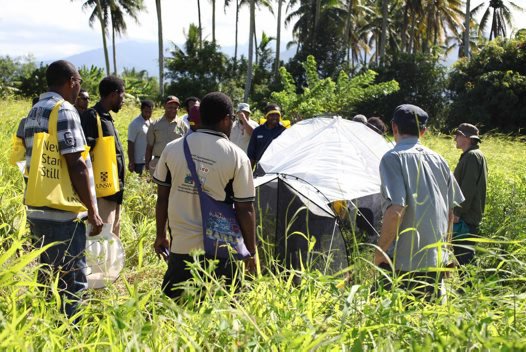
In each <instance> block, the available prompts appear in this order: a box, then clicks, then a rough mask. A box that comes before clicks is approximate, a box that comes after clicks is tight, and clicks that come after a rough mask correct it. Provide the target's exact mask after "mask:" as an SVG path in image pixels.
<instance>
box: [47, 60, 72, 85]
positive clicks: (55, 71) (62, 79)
mask: <svg viewBox="0 0 526 352" xmlns="http://www.w3.org/2000/svg"><path fill="white" fill-rule="evenodd" d="M76 73H78V71H77V68H76V67H75V66H74V65H73V64H72V63H71V62H69V61H66V60H58V61H55V62H52V63H51V64H50V65H49V66H48V68H47V69H46V83H47V86H48V87H49V88H51V87H60V86H62V85H63V84H64V83H66V82H67V81H69V80H70V79H71V77H72V76H73V75H75V74H76Z"/></svg>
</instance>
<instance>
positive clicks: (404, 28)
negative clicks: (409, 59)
mask: <svg viewBox="0 0 526 352" xmlns="http://www.w3.org/2000/svg"><path fill="white" fill-rule="evenodd" d="M408 16H409V8H408V5H406V6H405V7H404V21H403V23H402V52H404V51H405V52H406V53H409V49H408V48H407V27H408V25H409V18H408Z"/></svg>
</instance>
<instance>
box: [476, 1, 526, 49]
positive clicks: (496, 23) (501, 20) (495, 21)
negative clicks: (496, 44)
mask: <svg viewBox="0 0 526 352" xmlns="http://www.w3.org/2000/svg"><path fill="white" fill-rule="evenodd" d="M483 5H484V4H481V5H479V6H477V7H476V8H475V9H473V11H472V13H477V12H478V11H479V10H480V9H481V7H482V6H483ZM511 9H514V10H516V11H520V12H523V11H524V8H522V7H520V6H519V5H517V4H515V3H514V2H512V1H509V0H490V1H489V4H488V7H487V8H486V11H484V15H482V19H481V20H480V30H481V31H482V32H483V31H484V30H485V29H487V27H488V20H489V18H490V17H491V27H490V32H489V40H492V39H493V38H496V37H499V36H502V37H506V35H507V27H511V26H512V13H511ZM492 11H493V14H491V12H492Z"/></svg>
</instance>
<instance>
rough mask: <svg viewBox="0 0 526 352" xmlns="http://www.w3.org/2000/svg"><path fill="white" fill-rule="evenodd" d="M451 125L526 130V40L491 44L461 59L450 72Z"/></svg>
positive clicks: (483, 128) (514, 130) (508, 130)
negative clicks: (467, 124)
mask: <svg viewBox="0 0 526 352" xmlns="http://www.w3.org/2000/svg"><path fill="white" fill-rule="evenodd" d="M449 89H450V91H451V99H452V104H451V111H450V115H449V120H448V127H450V128H453V127H455V126H456V125H458V124H459V123H462V122H470V123H473V124H477V125H478V126H479V128H480V129H481V130H482V131H483V132H484V131H488V130H492V129H498V130H500V131H501V132H506V133H521V134H523V133H525V132H526V105H525V104H524V102H525V101H526V39H517V40H508V41H505V40H502V39H499V38H497V39H496V40H494V41H492V42H490V43H488V45H487V46H486V47H484V48H483V49H482V50H481V51H480V52H479V53H478V54H475V55H473V57H472V58H471V59H470V60H467V59H461V60H459V61H458V62H457V63H456V64H455V65H454V68H453V71H452V72H451V75H450V82H449Z"/></svg>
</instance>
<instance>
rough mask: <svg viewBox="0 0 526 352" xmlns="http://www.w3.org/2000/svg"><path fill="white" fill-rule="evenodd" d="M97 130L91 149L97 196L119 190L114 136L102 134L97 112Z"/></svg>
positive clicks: (107, 194) (104, 195) (103, 195)
mask: <svg viewBox="0 0 526 352" xmlns="http://www.w3.org/2000/svg"><path fill="white" fill-rule="evenodd" d="M97 130H98V132H99V138H97V142H96V143H95V147H93V150H92V151H91V162H92V163H93V175H94V178H95V190H96V192H97V198H99V197H106V196H111V195H113V194H115V193H117V192H119V191H120V186H119V171H118V168H117V153H116V151H115V137H113V136H106V137H104V135H103V134H102V125H101V122H100V117H99V114H97Z"/></svg>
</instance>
